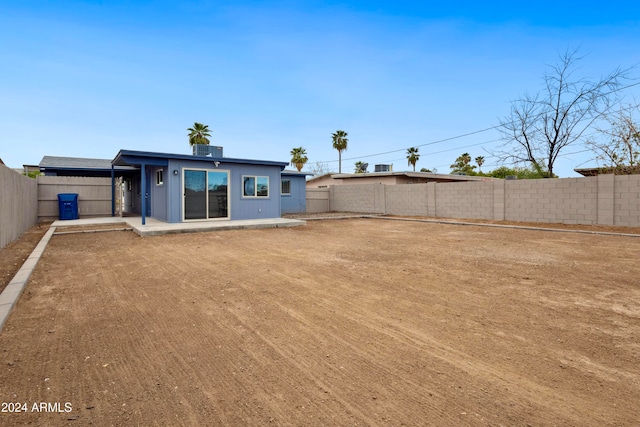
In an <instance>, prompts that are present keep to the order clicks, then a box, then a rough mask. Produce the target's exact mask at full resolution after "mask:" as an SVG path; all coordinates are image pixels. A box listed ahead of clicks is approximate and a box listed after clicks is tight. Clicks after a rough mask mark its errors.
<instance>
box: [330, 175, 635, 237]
mask: <svg viewBox="0 0 640 427" xmlns="http://www.w3.org/2000/svg"><path fill="white" fill-rule="evenodd" d="M327 205H328V209H329V210H332V211H343V212H371V213H383V214H390V215H410V216H430V217H443V218H469V219H489V220H497V221H500V220H508V221H525V222H540V223H564V224H601V225H622V226H634V227H640V175H620V176H616V175H599V176H597V177H587V178H562V179H537V180H513V181H504V180H492V181H479V182H455V183H428V184H401V185H384V184H367V185H339V186H332V187H330V188H329V201H328V203H327Z"/></svg>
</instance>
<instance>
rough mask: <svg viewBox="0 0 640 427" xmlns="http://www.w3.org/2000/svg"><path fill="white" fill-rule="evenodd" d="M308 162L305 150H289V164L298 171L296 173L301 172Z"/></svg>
mask: <svg viewBox="0 0 640 427" xmlns="http://www.w3.org/2000/svg"><path fill="white" fill-rule="evenodd" d="M308 161H309V158H308V157H307V150H305V149H304V148H303V147H297V148H293V149H292V150H291V164H292V165H293V166H295V167H296V169H298V172H300V171H301V170H302V168H303V167H304V165H305V164H306V163H307V162H308Z"/></svg>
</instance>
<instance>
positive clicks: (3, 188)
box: [0, 164, 38, 249]
mask: <svg viewBox="0 0 640 427" xmlns="http://www.w3.org/2000/svg"><path fill="white" fill-rule="evenodd" d="M37 192H38V184H37V182H36V180H35V179H32V178H28V177H26V176H24V175H20V174H19V173H16V172H15V171H13V170H11V169H9V168H8V167H6V166H5V165H3V164H0V249H2V248H4V247H5V246H7V245H8V244H9V243H11V242H13V241H14V240H15V239H17V238H18V237H20V235H21V234H22V233H24V232H25V231H27V230H28V229H30V228H31V227H33V226H34V225H35V223H36V221H37V214H36V213H37V197H36V194H37Z"/></svg>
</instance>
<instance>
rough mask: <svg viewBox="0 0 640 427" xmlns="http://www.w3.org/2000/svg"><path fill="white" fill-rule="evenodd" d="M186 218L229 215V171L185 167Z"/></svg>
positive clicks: (225, 216)
mask: <svg viewBox="0 0 640 427" xmlns="http://www.w3.org/2000/svg"><path fill="white" fill-rule="evenodd" d="M183 186H184V204H183V206H184V220H185V221H189V220H203V219H214V218H228V217H229V197H228V196H229V172H228V171H219V170H205V169H184V171H183Z"/></svg>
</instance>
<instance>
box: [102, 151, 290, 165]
mask: <svg viewBox="0 0 640 427" xmlns="http://www.w3.org/2000/svg"><path fill="white" fill-rule="evenodd" d="M167 159H175V160H197V161H202V162H211V163H214V162H219V163H242V164H250V165H263V166H279V167H280V170H284V168H285V167H286V166H287V165H288V164H289V163H288V162H276V161H271V160H251V159H235V158H232V157H210V156H206V157H205V156H194V155H192V154H172V153H155V152H150V151H132V150H120V152H118V154H117V155H116V157H115V158H114V159H113V160H112V161H111V164H113V165H116V166H124V165H140V164H142V163H147V164H150V165H162V164H165V163H166V160H167Z"/></svg>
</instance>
